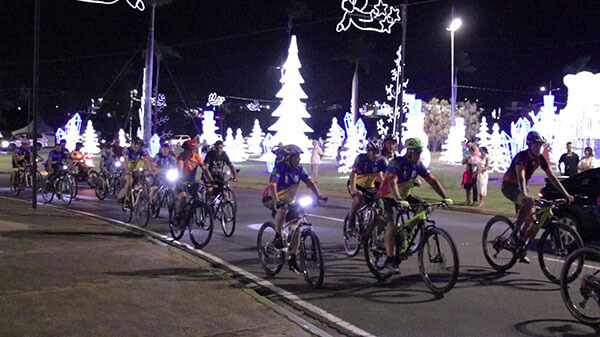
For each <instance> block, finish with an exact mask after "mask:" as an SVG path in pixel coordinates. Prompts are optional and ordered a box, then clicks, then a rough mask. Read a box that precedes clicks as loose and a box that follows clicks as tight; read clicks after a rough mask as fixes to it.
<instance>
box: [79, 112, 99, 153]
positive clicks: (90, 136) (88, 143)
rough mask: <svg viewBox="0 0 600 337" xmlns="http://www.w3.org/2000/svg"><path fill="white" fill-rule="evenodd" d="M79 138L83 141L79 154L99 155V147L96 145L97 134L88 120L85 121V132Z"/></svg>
mask: <svg viewBox="0 0 600 337" xmlns="http://www.w3.org/2000/svg"><path fill="white" fill-rule="evenodd" d="M81 138H82V139H83V148H82V149H81V152H83V153H86V154H98V153H100V146H99V144H98V133H96V130H94V125H93V124H92V121H91V120H89V119H88V121H87V124H86V126H85V131H84V132H83V135H82V136H81Z"/></svg>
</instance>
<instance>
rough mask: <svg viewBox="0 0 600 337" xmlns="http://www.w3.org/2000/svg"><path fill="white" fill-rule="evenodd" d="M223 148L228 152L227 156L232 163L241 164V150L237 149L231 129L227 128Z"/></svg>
mask: <svg viewBox="0 0 600 337" xmlns="http://www.w3.org/2000/svg"><path fill="white" fill-rule="evenodd" d="M223 147H224V150H225V152H227V156H229V160H231V161H232V162H234V163H236V162H240V161H241V159H240V157H241V156H240V149H238V148H237V147H236V144H235V138H234V137H233V130H232V129H231V128H227V134H226V136H225V141H224V142H223Z"/></svg>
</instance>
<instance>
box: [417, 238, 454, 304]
mask: <svg viewBox="0 0 600 337" xmlns="http://www.w3.org/2000/svg"><path fill="white" fill-rule="evenodd" d="M431 238H432V239H433V242H430V239H431ZM440 238H443V239H444V240H445V241H446V243H447V245H448V247H444V249H443V250H444V251H443V252H442V251H441V250H442V249H441V248H440V247H441V245H442V242H440ZM426 250H427V258H428V261H429V262H431V263H434V264H435V266H436V268H437V269H440V270H446V271H448V272H449V275H446V276H440V277H437V276H435V273H431V272H428V271H426V270H425V265H426V262H427V261H425V260H424V259H425V251H426ZM432 253H433V254H432ZM448 253H450V254H452V257H451V258H449V257H448V256H447V255H448ZM448 262H452V266H448ZM458 269H459V261H458V251H457V249H456V245H455V244H454V240H452V237H451V236H450V234H448V232H446V231H445V230H443V229H441V228H437V227H433V228H430V229H428V230H427V233H425V235H424V236H423V241H422V242H421V243H420V244H419V272H420V273H421V277H423V281H425V285H426V286H427V288H429V289H430V290H431V291H432V292H433V293H434V294H437V295H441V294H444V293H447V292H448V291H450V290H451V289H452V288H453V287H454V285H455V284H456V279H457V278H458ZM434 279H435V280H434ZM438 280H439V283H438Z"/></svg>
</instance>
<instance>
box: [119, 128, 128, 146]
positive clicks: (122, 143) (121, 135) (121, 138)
mask: <svg viewBox="0 0 600 337" xmlns="http://www.w3.org/2000/svg"><path fill="white" fill-rule="evenodd" d="M119 145H120V146H122V147H126V146H129V144H128V143H127V137H125V130H123V129H119Z"/></svg>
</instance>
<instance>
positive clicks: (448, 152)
mask: <svg viewBox="0 0 600 337" xmlns="http://www.w3.org/2000/svg"><path fill="white" fill-rule="evenodd" d="M466 130H467V127H466V125H465V119H464V117H457V118H456V119H455V125H452V126H451V127H450V132H449V133H448V138H446V141H445V142H444V144H443V145H442V154H441V156H440V160H442V161H445V162H447V163H449V164H460V163H461V162H462V159H463V152H462V149H463V147H462V144H463V142H464V141H466V140H467V139H466V137H465V135H466Z"/></svg>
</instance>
